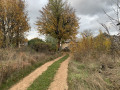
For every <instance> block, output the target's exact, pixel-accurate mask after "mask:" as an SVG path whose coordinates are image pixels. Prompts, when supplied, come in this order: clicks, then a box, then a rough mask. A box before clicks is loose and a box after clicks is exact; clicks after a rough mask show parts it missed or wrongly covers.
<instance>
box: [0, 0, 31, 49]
mask: <svg viewBox="0 0 120 90" xmlns="http://www.w3.org/2000/svg"><path fill="white" fill-rule="evenodd" d="M28 30H29V24H28V18H27V12H26V11H25V2H24V1H23V0H0V31H1V32H2V36H3V45H2V46H3V47H9V46H11V45H12V44H15V45H16V46H17V47H18V46H19V45H20V43H21V41H22V40H24V33H25V32H26V31H28Z"/></svg>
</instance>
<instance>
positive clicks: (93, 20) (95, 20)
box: [26, 0, 117, 39]
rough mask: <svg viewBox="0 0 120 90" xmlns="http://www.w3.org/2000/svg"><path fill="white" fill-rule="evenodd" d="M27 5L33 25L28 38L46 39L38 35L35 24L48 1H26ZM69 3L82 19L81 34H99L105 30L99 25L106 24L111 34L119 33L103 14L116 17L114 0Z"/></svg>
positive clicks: (87, 0)
mask: <svg viewBox="0 0 120 90" xmlns="http://www.w3.org/2000/svg"><path fill="white" fill-rule="evenodd" d="M26 3H27V10H28V14H29V18H30V22H29V23H30V25H31V30H30V32H29V33H28V36H27V38H28V39H32V38H35V37H40V38H41V39H44V36H43V35H40V34H38V33H37V32H38V31H37V27H36V26H35V22H36V19H37V17H39V16H40V13H39V10H41V9H42V7H44V6H45V5H46V4H47V3H48V0H26ZM68 3H69V4H70V5H71V6H72V7H73V8H75V10H76V15H77V16H78V17H79V18H81V19H80V29H79V32H82V31H84V30H91V31H92V32H93V33H94V34H97V33H98V31H99V30H100V29H101V30H104V28H102V26H101V25H100V24H99V23H105V24H107V25H108V27H109V29H110V31H111V34H116V33H117V31H114V30H113V28H112V27H111V25H110V20H109V19H108V17H107V16H106V15H105V14H104V12H103V9H104V10H105V11H106V12H107V13H108V14H109V15H111V16H112V17H114V12H113V10H112V7H115V4H114V3H113V2H112V0H68ZM78 36H79V35H78Z"/></svg>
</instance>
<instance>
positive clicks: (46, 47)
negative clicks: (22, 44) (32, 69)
mask: <svg viewBox="0 0 120 90" xmlns="http://www.w3.org/2000/svg"><path fill="white" fill-rule="evenodd" d="M28 46H30V47H31V48H32V49H34V50H35V51H37V52H49V51H50V50H51V45H50V44H48V43H46V42H44V41H43V40H41V39H38V38H34V39H32V40H30V41H29V42H28Z"/></svg>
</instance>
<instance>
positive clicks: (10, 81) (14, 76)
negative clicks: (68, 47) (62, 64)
mask: <svg viewBox="0 0 120 90" xmlns="http://www.w3.org/2000/svg"><path fill="white" fill-rule="evenodd" d="M35 55H36V54H35ZM38 55H39V54H38ZM40 55H41V54H40ZM40 55H39V57H36V58H37V59H38V60H36V59H35V58H34V63H33V62H32V64H30V65H29V66H25V67H24V68H21V69H18V70H16V71H14V72H11V68H12V66H11V67H9V68H10V69H9V70H10V71H9V72H11V75H9V77H8V76H6V77H7V79H6V80H4V82H3V83H1V85H0V90H8V89H9V88H10V87H11V86H13V85H14V84H16V83H17V82H19V81H20V80H21V79H23V78H24V77H26V76H27V75H29V74H30V73H31V72H33V71H34V70H35V69H36V68H38V67H40V66H41V65H43V64H45V63H46V62H48V61H51V60H53V59H55V58H57V57H59V56H61V55H62V54H61V53H58V54H55V55H48V56H47V57H46V58H45V57H44V58H42V57H41V56H40ZM33 56H34V55H31V57H33ZM34 57H35V56H34ZM27 59H30V58H27ZM28 61H30V60H28ZM19 66H21V65H19ZM6 70H7V68H6ZM6 70H5V71H6ZM5 71H4V72H5ZM1 75H2V73H1ZM6 75H8V74H7V71H6ZM4 76H5V75H4Z"/></svg>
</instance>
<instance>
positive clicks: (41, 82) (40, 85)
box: [28, 55, 69, 90]
mask: <svg viewBox="0 0 120 90" xmlns="http://www.w3.org/2000/svg"><path fill="white" fill-rule="evenodd" d="M68 57H69V55H66V56H64V57H63V58H61V59H60V60H58V61H56V62H55V63H53V64H52V65H51V66H50V67H48V69H47V70H46V71H45V72H44V73H43V74H42V75H41V76H39V77H38V78H37V79H36V80H35V81H34V82H33V84H32V85H31V86H30V87H29V88H28V90H47V89H48V87H49V86H50V83H51V82H52V81H53V79H54V76H55V74H56V71H57V70H58V68H59V67H60V64H61V63H62V62H63V61H65V60H66V59H67V58H68Z"/></svg>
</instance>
